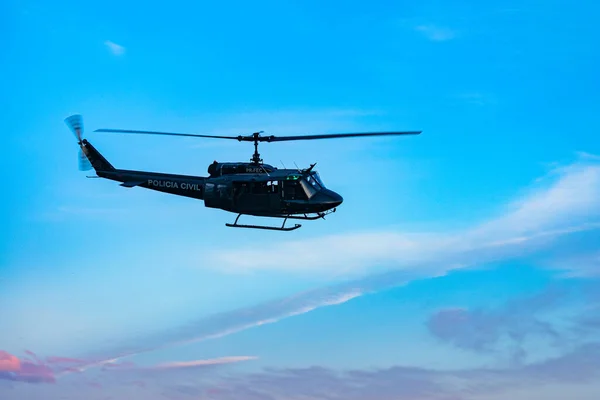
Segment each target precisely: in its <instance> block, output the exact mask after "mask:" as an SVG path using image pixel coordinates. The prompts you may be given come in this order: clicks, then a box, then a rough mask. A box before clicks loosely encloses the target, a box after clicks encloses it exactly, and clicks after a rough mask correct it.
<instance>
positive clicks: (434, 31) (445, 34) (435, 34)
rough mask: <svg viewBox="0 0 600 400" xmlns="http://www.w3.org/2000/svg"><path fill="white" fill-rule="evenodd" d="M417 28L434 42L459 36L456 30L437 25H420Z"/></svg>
mask: <svg viewBox="0 0 600 400" xmlns="http://www.w3.org/2000/svg"><path fill="white" fill-rule="evenodd" d="M415 30H416V31H417V32H420V33H421V34H423V35H424V36H425V37H426V38H427V39H429V40H431V41H434V42H445V41H448V40H452V39H454V38H456V36H457V34H456V32H455V31H453V30H451V29H448V28H442V27H439V26H435V25H418V26H416V27H415Z"/></svg>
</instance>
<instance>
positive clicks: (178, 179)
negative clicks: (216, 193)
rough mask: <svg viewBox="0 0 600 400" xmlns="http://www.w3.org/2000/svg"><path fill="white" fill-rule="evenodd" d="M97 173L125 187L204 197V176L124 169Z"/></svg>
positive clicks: (199, 198)
mask: <svg viewBox="0 0 600 400" xmlns="http://www.w3.org/2000/svg"><path fill="white" fill-rule="evenodd" d="M97 173H98V176H99V177H101V178H105V179H109V180H112V181H117V182H121V186H123V187H126V188H132V187H142V188H145V189H150V190H156V191H158V192H163V193H169V194H174V195H178V196H184V197H191V198H194V199H198V200H203V199H204V182H205V180H206V178H205V177H201V176H192V175H174V174H163V173H158V172H145V171H131V170H124V169H114V170H111V171H97Z"/></svg>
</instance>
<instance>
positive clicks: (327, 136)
mask: <svg viewBox="0 0 600 400" xmlns="http://www.w3.org/2000/svg"><path fill="white" fill-rule="evenodd" d="M421 132H422V131H400V132H361V133H331V134H324V135H299V136H266V137H264V138H263V139H264V140H265V141H267V142H285V141H288V140H313V139H337V138H346V137H364V136H394V135H418V134H420V133H421Z"/></svg>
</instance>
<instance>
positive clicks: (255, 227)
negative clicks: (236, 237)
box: [225, 214, 302, 232]
mask: <svg viewBox="0 0 600 400" xmlns="http://www.w3.org/2000/svg"><path fill="white" fill-rule="evenodd" d="M242 215H243V214H238V216H237V218H236V219H235V222H234V223H233V224H229V223H226V224H225V225H226V226H228V227H230V228H248V229H266V230H270V231H286V232H289V231H294V230H296V229H298V228H300V227H301V226H302V225H300V224H295V225H294V226H291V227H286V226H285V223H286V222H287V217H284V218H285V219H284V220H283V224H281V227H278V226H267V225H243V224H238V223H237V222H238V219H240V217H241V216H242Z"/></svg>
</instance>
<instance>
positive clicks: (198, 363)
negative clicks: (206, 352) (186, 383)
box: [150, 356, 258, 370]
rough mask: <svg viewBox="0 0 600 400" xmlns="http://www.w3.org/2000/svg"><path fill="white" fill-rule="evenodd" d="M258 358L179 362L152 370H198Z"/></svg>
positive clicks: (165, 364)
mask: <svg viewBox="0 0 600 400" xmlns="http://www.w3.org/2000/svg"><path fill="white" fill-rule="evenodd" d="M257 359H258V357H254V356H234V357H219V358H211V359H208V360H194V361H179V362H169V363H164V364H159V365H156V366H154V367H151V368H150V369H153V370H163V369H181V368H197V367H206V366H210V365H222V364H233V363H238V362H242V361H249V360H257Z"/></svg>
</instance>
